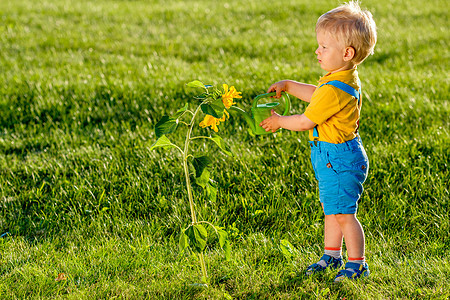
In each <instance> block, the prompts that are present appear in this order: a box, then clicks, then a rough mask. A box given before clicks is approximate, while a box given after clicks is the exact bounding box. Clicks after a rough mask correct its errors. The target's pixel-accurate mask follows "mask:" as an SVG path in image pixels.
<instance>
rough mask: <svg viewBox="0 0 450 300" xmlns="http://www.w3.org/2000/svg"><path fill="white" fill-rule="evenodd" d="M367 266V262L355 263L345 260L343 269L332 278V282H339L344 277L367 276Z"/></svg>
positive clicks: (368, 272)
mask: <svg viewBox="0 0 450 300" xmlns="http://www.w3.org/2000/svg"><path fill="white" fill-rule="evenodd" d="M369 274H370V271H369V266H368V265H367V263H363V264H357V263H352V262H347V263H346V264H345V267H344V269H343V270H340V271H339V273H338V274H337V275H336V277H335V278H334V282H339V281H341V280H343V279H344V278H349V279H358V278H360V277H367V276H369Z"/></svg>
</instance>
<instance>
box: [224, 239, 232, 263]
mask: <svg viewBox="0 0 450 300" xmlns="http://www.w3.org/2000/svg"><path fill="white" fill-rule="evenodd" d="M223 250H224V251H225V259H226V260H227V261H229V260H231V245H230V241H229V240H226V241H225V244H224V245H223Z"/></svg>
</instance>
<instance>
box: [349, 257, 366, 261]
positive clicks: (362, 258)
mask: <svg viewBox="0 0 450 300" xmlns="http://www.w3.org/2000/svg"><path fill="white" fill-rule="evenodd" d="M348 260H364V257H357V258H354V257H349V258H348Z"/></svg>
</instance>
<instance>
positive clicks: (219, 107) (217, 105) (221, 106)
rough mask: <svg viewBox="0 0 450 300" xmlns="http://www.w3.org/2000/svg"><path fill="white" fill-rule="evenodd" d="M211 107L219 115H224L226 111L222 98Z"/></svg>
mask: <svg viewBox="0 0 450 300" xmlns="http://www.w3.org/2000/svg"><path fill="white" fill-rule="evenodd" d="M211 107H212V108H213V109H214V110H215V111H216V112H217V113H218V114H219V113H221V115H223V111H224V110H225V105H224V104H223V101H222V98H221V97H219V98H217V99H216V100H214V101H213V102H212V103H211Z"/></svg>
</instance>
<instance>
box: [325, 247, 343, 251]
mask: <svg viewBox="0 0 450 300" xmlns="http://www.w3.org/2000/svg"><path fill="white" fill-rule="evenodd" d="M325 250H331V251H338V250H341V248H334V247H325Z"/></svg>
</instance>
